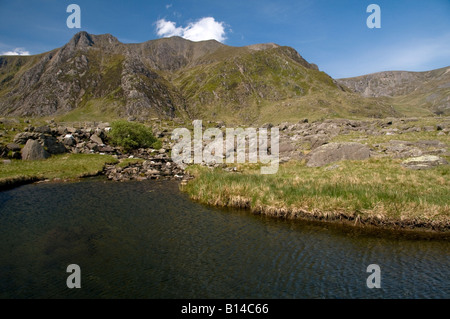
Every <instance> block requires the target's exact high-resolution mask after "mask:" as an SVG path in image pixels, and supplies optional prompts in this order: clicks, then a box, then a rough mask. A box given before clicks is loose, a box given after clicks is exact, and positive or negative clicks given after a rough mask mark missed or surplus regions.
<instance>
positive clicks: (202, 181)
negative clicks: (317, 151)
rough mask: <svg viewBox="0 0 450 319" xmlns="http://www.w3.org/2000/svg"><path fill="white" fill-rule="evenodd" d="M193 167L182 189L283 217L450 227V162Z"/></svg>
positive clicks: (196, 196)
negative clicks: (270, 170) (266, 170)
mask: <svg viewBox="0 0 450 319" xmlns="http://www.w3.org/2000/svg"><path fill="white" fill-rule="evenodd" d="M189 171H190V173H191V174H193V175H194V176H196V178H195V179H194V180H193V181H191V182H189V183H188V184H187V185H185V186H184V187H183V189H184V190H185V191H187V192H188V193H189V194H190V196H191V198H192V199H194V200H198V201H200V202H203V203H207V204H210V205H215V206H229V207H239V208H248V209H250V210H251V211H252V212H253V213H256V214H266V215H272V216H278V217H284V218H310V219H324V220H342V221H347V222H351V223H356V224H376V225H385V226H390V227H392V226H394V227H402V228H425V229H433V230H439V231H449V230H450V201H449V198H450V178H449V177H450V176H449V175H450V167H449V166H448V165H446V166H442V167H437V168H434V169H432V170H426V171H414V170H408V169H405V168H403V167H401V166H400V160H393V159H387V158H383V159H370V160H367V161H361V162H352V161H345V162H341V163H339V168H337V169H334V170H326V169H325V168H308V167H306V166H305V165H304V163H299V162H290V163H287V164H285V165H282V166H281V167H280V169H279V171H278V173H277V174H275V175H260V174H259V167H258V166H257V165H252V166H241V167H239V172H238V173H229V172H225V171H223V170H222V169H214V170H211V169H208V168H205V167H199V166H193V167H190V168H189Z"/></svg>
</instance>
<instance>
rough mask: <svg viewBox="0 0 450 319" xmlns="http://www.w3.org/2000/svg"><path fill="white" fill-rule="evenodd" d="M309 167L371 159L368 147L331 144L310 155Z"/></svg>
mask: <svg viewBox="0 0 450 319" xmlns="http://www.w3.org/2000/svg"><path fill="white" fill-rule="evenodd" d="M308 157H309V160H308V163H307V164H306V165H307V166H308V167H322V166H325V165H327V164H330V163H333V162H338V161H341V160H365V159H368V158H369V157H370V149H369V147H368V146H367V145H363V144H359V143H354V142H347V143H330V144H325V145H322V146H320V147H319V148H316V149H315V150H313V151H312V152H311V153H309V154H308Z"/></svg>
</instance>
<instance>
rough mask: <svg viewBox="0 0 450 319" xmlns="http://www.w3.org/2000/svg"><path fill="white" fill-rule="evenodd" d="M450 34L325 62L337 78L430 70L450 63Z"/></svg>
mask: <svg viewBox="0 0 450 319" xmlns="http://www.w3.org/2000/svg"><path fill="white" fill-rule="evenodd" d="M449 61H450V34H444V35H442V36H437V37H430V38H415V39H413V40H410V41H407V42H406V41H405V42H399V43H391V44H388V45H385V46H380V47H376V46H375V47H374V48H373V49H371V50H367V48H365V50H363V49H360V50H358V51H356V50H355V52H354V54H352V55H351V60H350V59H348V58H345V59H343V60H341V61H334V62H333V63H328V64H326V63H325V64H324V65H322V66H323V67H324V70H325V72H330V74H331V75H332V76H334V77H336V78H340V77H351V76H358V75H363V74H369V73H375V72H381V71H428V70H432V69H435V68H440V67H446V66H448V65H450V62H449Z"/></svg>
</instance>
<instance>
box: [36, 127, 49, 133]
mask: <svg viewBox="0 0 450 319" xmlns="http://www.w3.org/2000/svg"><path fill="white" fill-rule="evenodd" d="M34 131H35V132H37V133H42V134H51V133H52V131H51V129H50V127H48V126H40V127H36V128H35V129H34Z"/></svg>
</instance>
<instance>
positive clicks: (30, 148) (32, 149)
mask: <svg viewBox="0 0 450 319" xmlns="http://www.w3.org/2000/svg"><path fill="white" fill-rule="evenodd" d="M49 156H50V155H49V154H48V153H47V151H46V150H45V149H44V147H43V146H42V145H41V144H39V142H38V141H36V140H28V141H27V144H25V147H24V148H23V149H22V160H25V161H35V160H43V159H46V158H48V157H49Z"/></svg>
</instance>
